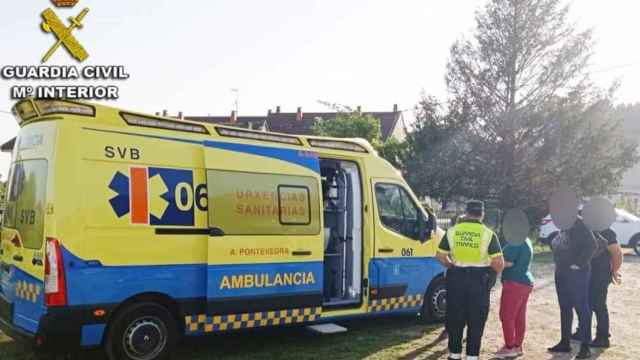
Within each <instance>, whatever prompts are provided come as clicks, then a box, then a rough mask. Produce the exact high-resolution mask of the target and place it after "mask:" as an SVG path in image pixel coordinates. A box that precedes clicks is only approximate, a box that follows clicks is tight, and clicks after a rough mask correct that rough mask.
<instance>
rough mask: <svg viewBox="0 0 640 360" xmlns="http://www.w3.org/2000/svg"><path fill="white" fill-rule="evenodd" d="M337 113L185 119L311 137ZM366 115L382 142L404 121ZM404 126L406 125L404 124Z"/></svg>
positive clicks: (391, 115)
mask: <svg viewBox="0 0 640 360" xmlns="http://www.w3.org/2000/svg"><path fill="white" fill-rule="evenodd" d="M337 114H338V113H337V112H303V113H302V119H298V113H297V112H275V113H273V112H272V113H269V114H268V115H266V116H239V117H238V118H237V119H236V121H235V123H234V122H231V120H230V117H229V116H187V117H185V119H187V120H192V121H200V122H205V123H211V124H221V125H231V126H238V127H243V128H248V127H250V126H249V124H250V123H251V124H252V127H253V128H254V129H256V128H257V127H258V126H257V124H261V125H260V126H262V124H265V128H266V129H267V130H268V131H274V132H280V133H285V134H298V135H311V134H312V133H313V126H314V125H315V123H316V122H317V121H318V120H319V119H324V120H328V119H334V118H335V117H336V116H337ZM363 114H364V115H371V116H373V117H374V118H376V119H378V120H379V121H380V132H381V135H382V140H383V141H386V140H387V139H389V137H391V136H392V134H393V131H394V129H395V128H396V126H398V122H399V121H402V112H400V111H389V112H364V113H363ZM402 125H403V126H404V124H402Z"/></svg>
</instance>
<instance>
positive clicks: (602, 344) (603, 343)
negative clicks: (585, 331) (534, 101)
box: [589, 338, 611, 349]
mask: <svg viewBox="0 0 640 360" xmlns="http://www.w3.org/2000/svg"><path fill="white" fill-rule="evenodd" d="M589 346H591V347H593V348H605V349H606V348H608V347H609V346H611V343H610V342H609V339H603V338H595V340H593V341H592V342H591V344H589Z"/></svg>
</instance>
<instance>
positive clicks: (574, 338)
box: [571, 331, 582, 341]
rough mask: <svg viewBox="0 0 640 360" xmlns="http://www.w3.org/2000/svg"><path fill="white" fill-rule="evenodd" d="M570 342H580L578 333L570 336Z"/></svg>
mask: <svg viewBox="0 0 640 360" xmlns="http://www.w3.org/2000/svg"><path fill="white" fill-rule="evenodd" d="M571 340H573V341H582V338H581V337H580V332H579V331H576V332H574V333H573V334H572V335H571Z"/></svg>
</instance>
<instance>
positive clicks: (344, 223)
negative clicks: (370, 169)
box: [320, 159, 362, 306]
mask: <svg viewBox="0 0 640 360" xmlns="http://www.w3.org/2000/svg"><path fill="white" fill-rule="evenodd" d="M320 168H321V176H322V195H323V209H324V224H325V225H324V247H325V254H324V305H325V306H349V305H355V304H360V301H361V295H362V187H361V179H360V172H359V170H358V166H357V165H356V164H355V163H353V162H350V161H341V160H334V159H322V160H321V161H320Z"/></svg>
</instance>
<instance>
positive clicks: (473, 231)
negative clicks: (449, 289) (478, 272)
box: [447, 222, 501, 267]
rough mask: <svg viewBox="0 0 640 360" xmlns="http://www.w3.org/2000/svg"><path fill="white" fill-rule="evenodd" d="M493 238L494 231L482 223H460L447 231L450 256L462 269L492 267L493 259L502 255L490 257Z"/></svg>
mask: <svg viewBox="0 0 640 360" xmlns="http://www.w3.org/2000/svg"><path fill="white" fill-rule="evenodd" d="M493 236H494V234H493V231H491V229H489V228H488V227H486V226H485V225H483V224H481V223H475V222H462V223H459V224H457V225H455V226H454V227H452V228H450V229H449V230H447V240H448V242H449V256H450V257H451V259H452V261H453V263H454V264H455V265H456V266H460V267H486V266H490V265H491V258H492V257H495V256H500V255H501V254H493V255H489V246H490V244H491V240H492V239H493Z"/></svg>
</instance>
